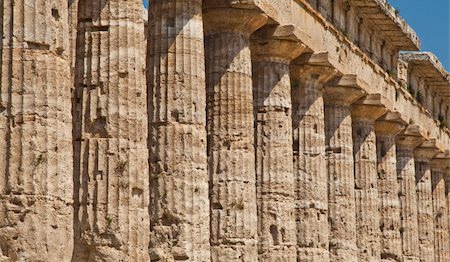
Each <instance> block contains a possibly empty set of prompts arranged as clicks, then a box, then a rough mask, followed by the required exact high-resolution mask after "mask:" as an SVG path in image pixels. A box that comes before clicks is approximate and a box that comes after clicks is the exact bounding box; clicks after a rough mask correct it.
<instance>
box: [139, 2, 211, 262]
mask: <svg viewBox="0 0 450 262" xmlns="http://www.w3.org/2000/svg"><path fill="white" fill-rule="evenodd" d="M201 2H202V1H199V0H190V1H176V0H169V1H157V0H153V1H150V6H152V8H151V9H150V11H149V21H148V23H149V36H148V38H149V42H148V50H149V53H148V56H149V57H148V80H149V81H148V91H149V93H148V105H149V133H150V134H149V151H150V179H151V180H150V188H151V196H150V214H151V224H150V231H151V238H150V260H151V261H174V260H188V261H210V244H209V235H210V233H209V218H210V216H209V198H208V187H209V186H208V172H207V164H208V163H207V156H206V129H205V126H206V109H205V107H206V90H205V66H204V46H203V21H202V6H201Z"/></svg>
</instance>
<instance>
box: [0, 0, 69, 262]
mask: <svg viewBox="0 0 450 262" xmlns="http://www.w3.org/2000/svg"><path fill="white" fill-rule="evenodd" d="M0 8H1V9H2V10H1V11H0V12H1V16H0V17H1V19H2V21H1V23H0V25H1V32H2V41H1V50H0V53H1V58H0V63H1V66H0V70H1V85H0V243H1V244H0V260H2V261H3V260H6V261H25V260H27V261H39V260H42V258H46V259H47V260H51V261H69V257H68V256H67V254H71V253H72V251H73V228H72V225H73V223H72V221H73V212H72V206H71V203H72V192H73V183H72V174H73V173H72V172H73V168H72V156H73V155H72V152H73V150H72V133H71V130H72V122H71V114H70V96H71V93H70V90H71V88H70V85H69V83H70V70H69V69H70V59H69V45H68V44H69V43H68V41H67V40H66V39H67V38H68V36H69V25H68V10H67V1H63V0H55V1H45V0H36V1H23V0H4V1H1V2H0Z"/></svg>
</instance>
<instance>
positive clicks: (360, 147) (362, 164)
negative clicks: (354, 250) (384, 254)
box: [353, 118, 381, 261]
mask: <svg viewBox="0 0 450 262" xmlns="http://www.w3.org/2000/svg"><path fill="white" fill-rule="evenodd" d="M353 150H354V154H355V206H356V243H357V246H358V260H359V261H380V259H381V256H380V224H379V223H380V221H379V212H378V182H377V148H376V136H375V131H374V122H373V121H371V120H368V121H366V120H364V119H355V118H353Z"/></svg>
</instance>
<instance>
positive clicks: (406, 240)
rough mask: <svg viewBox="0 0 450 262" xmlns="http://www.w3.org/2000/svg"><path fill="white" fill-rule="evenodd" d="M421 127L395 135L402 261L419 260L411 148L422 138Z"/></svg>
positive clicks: (413, 167)
mask: <svg viewBox="0 0 450 262" xmlns="http://www.w3.org/2000/svg"><path fill="white" fill-rule="evenodd" d="M421 131H422V129H421V128H419V127H417V126H408V128H407V129H406V130H405V131H404V132H403V133H402V134H401V135H399V136H398V137H397V141H396V146H397V178H398V183H399V193H398V195H399V198H400V207H401V210H400V218H401V228H400V234H401V238H402V257H403V258H402V261H411V262H417V261H420V260H419V233H418V228H417V227H418V223H417V194H416V182H415V181H416V178H415V176H416V171H415V164H414V153H413V150H414V148H416V147H417V146H418V145H419V144H420V143H422V141H423V138H422V136H421V135H420V134H421Z"/></svg>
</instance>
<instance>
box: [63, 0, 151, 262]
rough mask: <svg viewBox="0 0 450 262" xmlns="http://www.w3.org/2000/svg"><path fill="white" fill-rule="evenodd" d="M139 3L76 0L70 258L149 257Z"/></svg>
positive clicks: (144, 111)
mask: <svg viewBox="0 0 450 262" xmlns="http://www.w3.org/2000/svg"><path fill="white" fill-rule="evenodd" d="M66 5H67V3H66ZM66 8H67V7H66ZM142 8H143V7H142V3H141V1H139V0H133V1H121V0H111V1H106V2H105V1H101V0H95V1H90V0H80V1H79V3H78V32H77V45H76V61H75V68H76V69H77V70H76V72H75V92H74V97H73V109H72V110H73V112H72V114H73V116H74V120H73V121H74V124H75V126H74V130H73V134H74V144H73V147H74V150H75V152H74V153H75V158H74V171H75V174H74V182H75V190H74V194H75V195H74V205H75V226H74V228H75V252H74V257H73V260H75V261H85V260H89V261H90V260H136V261H142V260H148V241H149V240H148V234H142V229H143V228H148V227H149V218H148V198H149V186H148V157H147V156H148V153H147V152H148V151H147V147H146V144H145V143H146V140H147V131H146V130H147V108H146V105H145V104H146V103H145V101H146V89H145V74H144V65H145V64H144V63H145V60H144V57H145V56H144V54H145V52H144V48H145V47H144V43H143V40H144V31H143V28H144V24H143V19H142Z"/></svg>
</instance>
